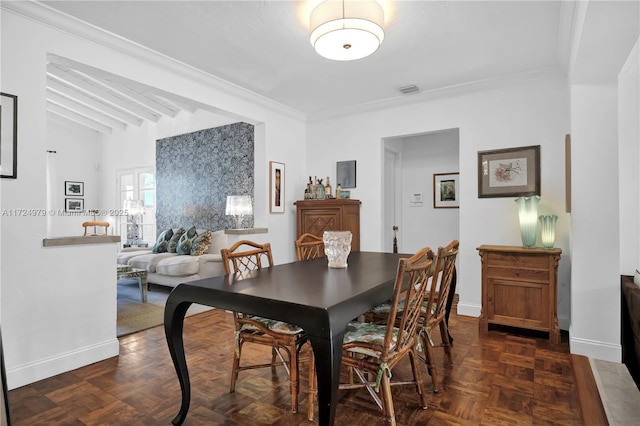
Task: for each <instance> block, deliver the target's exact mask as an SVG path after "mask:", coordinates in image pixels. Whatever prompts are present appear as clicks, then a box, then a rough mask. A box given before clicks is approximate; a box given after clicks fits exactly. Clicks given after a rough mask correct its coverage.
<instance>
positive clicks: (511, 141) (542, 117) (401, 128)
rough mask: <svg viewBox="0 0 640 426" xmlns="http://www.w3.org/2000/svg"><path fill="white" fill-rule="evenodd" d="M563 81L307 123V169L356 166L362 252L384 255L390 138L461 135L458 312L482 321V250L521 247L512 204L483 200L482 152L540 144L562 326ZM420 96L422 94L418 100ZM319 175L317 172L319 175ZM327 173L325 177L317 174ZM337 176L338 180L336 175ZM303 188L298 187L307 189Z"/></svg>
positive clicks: (565, 222)
mask: <svg viewBox="0 0 640 426" xmlns="http://www.w3.org/2000/svg"><path fill="white" fill-rule="evenodd" d="M566 87H567V86H566V82H565V81H564V80H553V79H548V80H539V81H531V82H528V83H523V84H520V85H514V86H512V87H505V88H502V89H494V90H486V91H478V92H474V93H469V94H467V95H458V96H451V97H449V98H441V99H428V98H426V97H425V99H424V101H423V102H417V101H416V102H415V103H413V104H411V105H406V106H397V107H394V108H387V109H381V110H377V111H372V112H368V113H366V114H354V115H350V116H343V117H338V118H329V119H325V120H318V121H314V122H311V123H309V126H308V128H309V131H308V135H309V140H308V164H307V167H308V169H309V170H310V171H311V170H324V171H327V170H335V162H336V161H339V160H356V161H357V164H358V168H357V170H358V176H357V181H358V187H357V188H354V189H353V190H352V192H351V195H352V197H353V198H357V199H360V200H362V208H361V248H362V250H374V251H375V250H380V249H381V244H382V238H381V235H380V234H381V233H380V231H379V230H380V229H381V220H382V205H381V197H380V187H381V179H382V177H381V170H382V164H383V148H382V146H383V142H382V140H383V139H384V138H390V137H394V136H399V135H411V134H420V133H427V132H432V131H437V130H442V129H452V128H458V129H459V137H460V147H459V159H458V161H459V168H460V169H459V170H460V189H461V201H460V209H459V220H460V230H459V232H460V234H459V236H460V244H461V245H460V254H459V270H458V272H459V275H458V278H459V281H458V288H457V290H458V293H459V294H460V304H459V305H458V312H460V313H462V314H465V315H473V316H478V315H479V314H480V307H481V297H480V295H481V270H480V258H479V256H478V254H477V251H476V247H478V246H479V245H481V244H505V245H521V241H520V232H519V227H518V215H517V209H516V204H515V203H514V201H513V200H514V199H511V198H488V199H479V198H478V196H477V152H478V151H480V150H489V149H497V148H508V147H516V146H527V145H541V170H542V177H541V184H542V201H541V204H540V213H541V214H550V213H554V214H557V215H558V216H559V218H560V219H559V221H558V228H557V239H556V247H560V248H561V249H562V250H563V259H562V260H561V262H560V267H559V297H558V303H559V316H560V318H561V327H563V328H565V329H566V328H567V327H568V318H569V294H568V292H569V280H570V276H569V263H570V262H569V259H571V253H570V252H569V217H568V215H567V214H566V213H565V173H564V138H565V134H566V133H568V130H569V98H568V92H567V88H566ZM414 96H420V95H414ZM314 173H315V172H314ZM317 173H318V174H320V175H324V174H325V173H326V172H320V171H319V172H317ZM332 178H333V176H332ZM302 184H303V182H301V184H300V186H299V188H300V189H299V190H300V191H302V189H303V186H302Z"/></svg>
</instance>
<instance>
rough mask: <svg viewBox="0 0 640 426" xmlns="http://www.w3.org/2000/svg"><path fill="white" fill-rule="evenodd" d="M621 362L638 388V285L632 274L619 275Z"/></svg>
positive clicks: (639, 365) (639, 346) (639, 329)
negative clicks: (620, 292) (620, 294)
mask: <svg viewBox="0 0 640 426" xmlns="http://www.w3.org/2000/svg"><path fill="white" fill-rule="evenodd" d="M621 287H622V288H621V290H622V324H621V325H622V362H623V363H624V364H625V365H626V366H627V368H628V369H629V373H631V377H633V380H634V381H635V382H636V386H638V388H640V287H639V286H637V285H636V284H634V282H633V276H630V275H622V276H621Z"/></svg>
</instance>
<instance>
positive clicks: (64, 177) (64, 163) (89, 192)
mask: <svg viewBox="0 0 640 426" xmlns="http://www.w3.org/2000/svg"><path fill="white" fill-rule="evenodd" d="M46 137H47V141H46V143H45V147H46V149H47V150H51V151H56V153H55V154H51V155H50V157H51V162H50V163H51V165H52V168H51V172H50V174H51V176H50V179H51V180H52V183H53V185H52V191H51V192H52V193H51V208H52V209H53V210H55V214H54V215H52V217H51V224H52V227H51V230H50V231H51V232H50V233H49V236H52V237H61V236H71V235H82V234H83V233H84V228H83V227H82V223H83V222H86V221H87V220H93V216H92V215H88V214H82V215H75V214H66V213H65V211H64V210H65V199H66V198H82V199H83V200H84V208H85V209H87V210H90V209H100V208H102V207H103V206H101V205H100V195H101V194H102V178H101V176H102V175H101V171H100V151H101V147H102V143H101V140H100V137H99V135H98V133H97V132H95V131H93V130H89V129H86V128H84V129H83V128H75V127H74V128H71V127H68V126H65V125H64V124H60V123H59V122H57V121H55V120H50V119H49V120H47V132H46ZM45 178H46V177H45ZM65 181H74V182H83V183H84V195H83V196H78V197H76V196H68V195H67V196H65V191H64V189H65V188H64V183H65Z"/></svg>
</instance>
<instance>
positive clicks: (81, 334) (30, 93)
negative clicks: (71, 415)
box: [0, 3, 307, 388]
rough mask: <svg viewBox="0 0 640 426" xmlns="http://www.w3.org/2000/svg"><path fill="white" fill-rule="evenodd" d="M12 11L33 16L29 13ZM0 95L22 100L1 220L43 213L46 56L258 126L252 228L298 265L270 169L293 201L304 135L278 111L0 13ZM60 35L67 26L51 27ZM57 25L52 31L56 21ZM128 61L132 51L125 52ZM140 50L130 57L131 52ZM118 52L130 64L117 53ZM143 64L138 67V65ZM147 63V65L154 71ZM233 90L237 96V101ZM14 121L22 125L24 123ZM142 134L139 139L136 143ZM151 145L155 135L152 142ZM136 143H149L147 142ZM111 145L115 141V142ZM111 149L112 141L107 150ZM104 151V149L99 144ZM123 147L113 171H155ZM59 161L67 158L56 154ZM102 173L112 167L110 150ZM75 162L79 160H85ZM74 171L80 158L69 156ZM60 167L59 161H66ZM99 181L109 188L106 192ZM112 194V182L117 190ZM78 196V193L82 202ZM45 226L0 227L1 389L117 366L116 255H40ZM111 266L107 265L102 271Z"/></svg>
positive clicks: (184, 72) (3, 185)
mask: <svg viewBox="0 0 640 426" xmlns="http://www.w3.org/2000/svg"><path fill="white" fill-rule="evenodd" d="M12 6H14V7H17V6H21V7H22V6H24V7H27V8H30V7H38V6H37V5H34V4H32V3H30V4H27V3H24V4H22V5H17V4H14V5H12ZM1 19H2V25H1V29H2V37H1V43H2V46H1V47H2V49H1V52H2V76H1V77H2V81H1V82H0V83H1V86H2V89H3V91H6V92H7V93H11V94H16V95H18V96H19V108H20V109H19V119H18V121H19V124H18V126H19V127H18V134H19V142H18V145H19V147H18V158H19V164H18V179H17V180H8V179H2V181H1V182H0V191H1V194H2V206H1V207H2V208H6V209H14V208H22V209H28V208H39V209H41V208H44V207H45V205H46V195H45V193H46V185H45V183H46V176H45V175H46V173H45V169H46V153H45V150H46V149H50V147H49V144H48V141H49V139H50V138H49V137H48V136H47V128H48V127H47V119H46V112H45V102H44V96H45V75H46V63H45V62H46V55H47V53H54V54H57V55H59V56H63V57H67V58H69V59H72V60H76V61H78V62H82V63H85V64H88V65H91V66H94V67H97V68H101V69H104V70H105V71H108V72H111V73H114V74H118V75H121V76H123V77H125V78H129V79H133V80H136V81H140V82H144V83H145V84H148V85H151V86H155V87H158V88H160V89H161V90H165V91H168V92H173V93H177V94H178V95H181V96H185V97H187V98H191V99H194V100H196V101H199V102H201V103H202V104H205V105H214V106H216V107H219V108H221V109H222V110H226V111H233V112H234V113H236V114H237V116H239V117H250V119H249V120H250V122H251V123H252V124H256V157H255V161H256V179H255V181H256V197H255V198H256V200H255V201H256V205H255V209H256V214H255V216H256V222H257V223H256V225H257V226H262V227H267V228H269V235H270V236H273V238H274V239H273V240H272V241H273V243H272V247H273V249H274V258H275V260H276V262H284V261H290V260H293V259H295V253H294V248H293V241H294V239H295V220H294V219H293V218H294V217H295V216H294V215H293V214H292V212H293V206H292V204H291V203H292V202H293V200H294V198H286V201H287V204H288V206H289V207H288V208H287V209H286V212H285V214H279V215H275V214H274V215H272V214H269V213H268V201H267V200H268V174H267V170H268V161H269V160H275V161H280V162H283V163H285V164H286V166H287V180H286V182H285V197H292V195H291V194H294V193H295V191H294V190H292V188H293V187H294V186H295V184H296V180H297V179H302V177H303V176H304V175H305V174H306V173H307V170H306V168H305V165H304V162H303V161H301V160H300V159H302V158H305V157H306V149H305V127H304V123H303V122H302V121H301V119H300V117H299V116H296V114H294V113H292V112H291V111H288V110H286V109H285V108H283V107H282V106H279V105H277V104H271V103H269V102H267V101H265V100H264V99H261V98H260V99H258V97H255V96H253V95H252V94H250V93H248V92H242V93H240V94H238V93H236V92H237V91H238V90H237V89H233V88H229V90H227V89H226V87H221V86H222V85H221V83H220V82H219V81H218V80H216V79H213V78H211V77H210V76H207V75H205V74H203V73H199V72H197V71H194V70H192V69H184V67H182V66H181V65H180V64H177V63H174V62H171V61H169V60H167V59H166V58H163V57H157V56H155V55H154V54H152V53H151V52H147V51H144V52H140V48H139V47H135V46H133V47H132V46H129V45H128V44H127V43H124V42H122V41H117V43H120V44H119V46H118V49H119V50H117V51H116V50H112V49H110V48H108V47H105V46H106V44H108V41H106V42H105V40H108V38H103V41H102V42H101V43H102V44H96V43H94V42H91V41H89V39H91V38H92V37H93V31H94V30H93V29H91V28H88V27H87V28H83V31H85V32H84V33H83V36H81V37H77V36H72V35H69V34H67V33H65V32H62V31H60V30H57V29H55V28H54V27H53V26H49V25H42V24H39V23H37V22H36V21H32V20H30V19H28V18H25V17H24V16H23V15H18V14H16V13H14V12H13V11H11V10H8V9H6V8H5V7H4V5H3V9H2V16H1ZM60 19H61V21H63V22H62V23H63V24H64V19H62V18H60ZM56 22H60V20H56ZM129 49H130V50H129ZM136 49H137V50H136ZM121 51H126V52H128V53H127V54H123V53H119V52H121ZM142 57H144V58H145V59H144V60H143V59H140V58H142ZM149 61H151V62H154V65H152V64H151V62H149ZM234 90H235V91H236V92H234ZM21 117H22V118H21ZM145 131H147V132H148V131H149V129H142V132H145ZM154 137H155V133H154ZM144 138H145V140H148V139H151V137H150V136H149V134H145V135H144ZM116 140H118V139H117V138H116ZM109 141H110V142H113V139H111V140H109ZM105 142H107V139H104V140H103V145H104V143H105ZM115 143H121V144H123V145H126V150H125V151H123V152H121V153H120V155H121V156H122V157H123V160H122V163H119V164H123V163H125V162H126V161H127V160H126V156H127V154H128V153H130V152H132V150H134V151H136V152H137V153H138V154H140V155H139V156H138V157H137V159H138V160H139V159H140V158H142V159H144V158H148V159H149V164H153V163H154V162H155V157H154V155H153V151H152V150H150V149H149V147H148V145H147V146H144V147H137V145H135V143H136V141H135V140H134V138H129V139H126V138H123V139H120V140H118V142H115ZM65 150H66V149H65ZM103 153H104V154H105V158H104V159H103V160H102V162H101V169H103V170H114V169H115V168H116V167H119V165H118V163H117V162H116V159H115V158H113V156H111V157H109V154H108V153H107V150H106V148H105V151H103ZM83 154H84V153H83ZM76 160H77V161H78V162H82V161H85V158H84V157H82V156H78V157H77V159H76ZM65 161H66V160H65ZM111 178H112V176H107V175H106V174H105V177H104V180H103V182H104V185H105V187H106V188H109V187H113V186H112V184H111V183H110V182H109V180H110V179H111ZM114 183H115V182H114ZM86 189H87V188H86V187H85V190H86ZM109 198H110V199H111V200H113V199H114V198H115V197H114V196H113V195H109V194H105V195H104V197H103V198H102V200H103V201H102V202H104V203H105V205H103V206H101V207H111V205H110V203H111V201H110V200H109ZM46 223H47V219H46V218H44V217H2V222H1V225H0V226H1V229H2V230H1V234H2V242H1V244H2V249H1V253H2V258H1V259H0V260H1V265H0V271H1V272H0V290H1V292H2V298H1V300H2V307H1V308H0V312H1V314H2V318H1V323H2V333H3V340H4V349H5V362H6V367H7V374H8V386H9V388H15V387H17V386H21V385H23V384H27V383H30V382H32V381H35V380H39V379H42V378H45V377H48V376H50V375H54V374H58V373H59V372H61V371H65V370H68V369H71V368H76V367H79V366H81V365H86V364H88V363H91V362H95V361H98V360H100V359H104V358H106V357H109V356H113V355H116V354H117V352H118V342H117V339H116V338H115V309H116V308H115V306H116V305H115V303H116V300H115V299H116V290H115V279H114V274H113V266H114V265H115V254H116V248H115V244H113V247H111V246H109V247H103V246H102V245H99V246H95V247H92V248H90V249H87V248H86V247H84V246H83V247H81V248H78V247H73V248H65V249H61V248H52V249H49V248H47V249H45V248H43V247H42V239H43V238H44V237H45V236H46ZM110 259H111V260H110Z"/></svg>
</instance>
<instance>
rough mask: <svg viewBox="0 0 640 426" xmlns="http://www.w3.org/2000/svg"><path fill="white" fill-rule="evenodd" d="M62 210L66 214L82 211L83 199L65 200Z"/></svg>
mask: <svg viewBox="0 0 640 426" xmlns="http://www.w3.org/2000/svg"><path fill="white" fill-rule="evenodd" d="M64 209H65V211H68V212H81V211H84V199H83V198H65V199H64Z"/></svg>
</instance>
